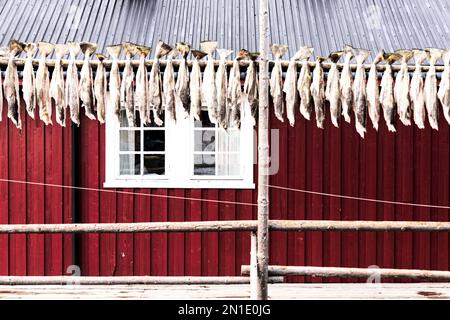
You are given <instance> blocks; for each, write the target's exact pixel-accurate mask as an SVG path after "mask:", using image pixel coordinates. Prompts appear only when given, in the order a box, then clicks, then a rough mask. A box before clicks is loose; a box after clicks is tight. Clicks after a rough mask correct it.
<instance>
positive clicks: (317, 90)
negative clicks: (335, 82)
mask: <svg viewBox="0 0 450 320" xmlns="http://www.w3.org/2000/svg"><path fill="white" fill-rule="evenodd" d="M324 60H325V58H323V57H317V59H316V66H315V67H314V71H313V75H312V83H311V96H312V97H313V101H314V112H315V114H316V125H317V127H318V128H320V129H323V121H324V120H325V111H324V109H323V103H324V100H325V80H324V78H323V69H322V61H324Z"/></svg>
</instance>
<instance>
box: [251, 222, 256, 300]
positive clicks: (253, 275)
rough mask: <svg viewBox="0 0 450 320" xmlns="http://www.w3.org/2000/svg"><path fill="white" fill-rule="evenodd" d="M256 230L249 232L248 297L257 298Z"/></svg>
mask: <svg viewBox="0 0 450 320" xmlns="http://www.w3.org/2000/svg"><path fill="white" fill-rule="evenodd" d="M257 237H258V236H257V234H256V231H252V232H251V242H250V299H252V300H256V299H258V295H257V287H258V286H257V283H258V258H257V254H258V244H257V242H258V238H257Z"/></svg>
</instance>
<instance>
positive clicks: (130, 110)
mask: <svg viewBox="0 0 450 320" xmlns="http://www.w3.org/2000/svg"><path fill="white" fill-rule="evenodd" d="M122 48H123V51H124V52H125V56H126V59H125V67H124V68H123V79H122V83H121V86H120V103H121V104H122V105H124V106H125V113H126V116H127V120H128V126H129V127H134V126H135V124H136V119H135V117H134V87H133V82H134V73H133V66H132V65H131V59H132V58H133V57H134V56H135V55H136V54H137V49H136V45H135V44H133V43H130V42H124V43H123V44H122Z"/></svg>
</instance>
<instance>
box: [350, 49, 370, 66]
mask: <svg viewBox="0 0 450 320" xmlns="http://www.w3.org/2000/svg"><path fill="white" fill-rule="evenodd" d="M352 54H353V56H354V57H355V59H356V63H364V61H366V59H367V58H368V57H369V55H370V50H366V49H361V48H355V49H353V50H352Z"/></svg>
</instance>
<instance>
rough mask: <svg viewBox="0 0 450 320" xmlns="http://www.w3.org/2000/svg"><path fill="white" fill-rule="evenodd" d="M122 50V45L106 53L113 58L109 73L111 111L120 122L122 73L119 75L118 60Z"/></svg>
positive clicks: (111, 48)
mask: <svg viewBox="0 0 450 320" xmlns="http://www.w3.org/2000/svg"><path fill="white" fill-rule="evenodd" d="M121 50H122V45H120V44H116V45H113V46H109V47H106V51H107V52H108V54H109V55H110V56H111V59H112V64H111V70H110V72H109V101H110V104H111V110H113V111H114V114H115V115H116V116H117V119H118V120H119V121H120V84H121V80H120V73H119V63H118V58H119V55H120V51H121Z"/></svg>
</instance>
